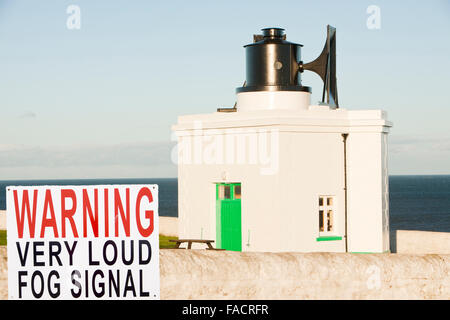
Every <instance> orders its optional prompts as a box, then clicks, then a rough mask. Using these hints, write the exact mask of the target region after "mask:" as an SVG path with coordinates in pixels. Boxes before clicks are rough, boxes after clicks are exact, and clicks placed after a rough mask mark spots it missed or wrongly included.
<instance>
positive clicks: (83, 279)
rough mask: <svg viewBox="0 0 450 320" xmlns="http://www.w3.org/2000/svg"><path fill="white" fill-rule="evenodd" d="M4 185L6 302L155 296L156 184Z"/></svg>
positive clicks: (158, 294)
mask: <svg viewBox="0 0 450 320" xmlns="http://www.w3.org/2000/svg"><path fill="white" fill-rule="evenodd" d="M6 190H7V197H6V198H7V215H8V216H7V230H8V233H7V237H8V239H7V240H8V241H7V246H8V248H7V250H8V296H9V299H159V297H160V283H159V230H158V229H159V223H158V186H157V185H96V186H20V187H19V186H17V187H13V186H11V187H7V188H6Z"/></svg>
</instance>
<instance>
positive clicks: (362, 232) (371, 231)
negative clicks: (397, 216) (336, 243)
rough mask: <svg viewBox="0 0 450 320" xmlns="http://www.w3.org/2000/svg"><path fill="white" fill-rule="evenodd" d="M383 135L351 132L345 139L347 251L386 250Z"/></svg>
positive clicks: (387, 238) (379, 133) (387, 244)
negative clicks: (346, 165)
mask: <svg viewBox="0 0 450 320" xmlns="http://www.w3.org/2000/svg"><path fill="white" fill-rule="evenodd" d="M386 135H387V134H386V133H383V132H353V133H351V134H349V136H348V139H347V164H348V175H347V177H348V178H347V179H348V245H349V251H350V252H386V251H388V250H389V213H388V211H389V203H388V201H389V196H388V175H387V167H386V166H387V161H386V156H387V155H386V153H387V150H386V140H385V137H386Z"/></svg>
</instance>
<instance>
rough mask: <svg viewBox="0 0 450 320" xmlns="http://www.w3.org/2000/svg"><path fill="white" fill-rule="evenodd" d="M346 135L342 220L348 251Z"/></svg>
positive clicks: (345, 140)
mask: <svg viewBox="0 0 450 320" xmlns="http://www.w3.org/2000/svg"><path fill="white" fill-rule="evenodd" d="M347 137H348V133H343V134H342V142H344V193H345V196H344V220H345V235H344V237H345V252H348V238H347Z"/></svg>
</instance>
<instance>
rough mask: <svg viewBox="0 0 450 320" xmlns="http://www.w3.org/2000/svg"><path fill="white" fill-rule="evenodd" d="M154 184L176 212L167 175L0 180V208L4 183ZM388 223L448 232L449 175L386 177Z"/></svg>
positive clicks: (171, 213) (165, 205)
mask: <svg viewBox="0 0 450 320" xmlns="http://www.w3.org/2000/svg"><path fill="white" fill-rule="evenodd" d="M95 184H157V185H158V186H159V215H160V216H167V217H177V216H178V182H177V179H176V178H173V179H171V178H167V179H152V178H148V179H144V178H143V179H80V180H0V210H6V186H20V185H95ZM389 219H390V221H389V227H390V230H391V233H392V232H393V231H395V230H422V231H440V232H450V175H428V176H425V175H422V176H419V175H414V176H412V175H411V176H390V177H389Z"/></svg>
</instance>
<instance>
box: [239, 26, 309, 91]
mask: <svg viewBox="0 0 450 320" xmlns="http://www.w3.org/2000/svg"><path fill="white" fill-rule="evenodd" d="M262 31H263V34H262V36H259V38H260V39H261V38H262V39H261V40H260V41H257V42H254V43H252V44H248V45H246V46H244V48H245V54H246V85H245V86H244V87H240V88H237V89H236V91H237V92H238V93H239V92H249V91H310V88H308V87H303V86H302V85H301V79H300V72H299V67H298V63H299V61H300V59H301V55H300V50H301V47H302V45H301V44H296V43H292V42H289V41H286V40H284V39H285V37H284V29H280V28H266V29H262ZM257 40H258V39H257Z"/></svg>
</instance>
